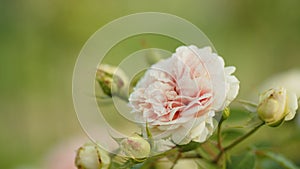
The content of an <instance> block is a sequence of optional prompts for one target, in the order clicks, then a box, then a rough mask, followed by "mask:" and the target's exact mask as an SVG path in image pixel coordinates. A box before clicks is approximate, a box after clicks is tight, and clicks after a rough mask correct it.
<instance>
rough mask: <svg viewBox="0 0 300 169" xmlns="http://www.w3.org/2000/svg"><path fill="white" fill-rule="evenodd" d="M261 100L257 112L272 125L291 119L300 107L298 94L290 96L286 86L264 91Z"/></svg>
mask: <svg viewBox="0 0 300 169" xmlns="http://www.w3.org/2000/svg"><path fill="white" fill-rule="evenodd" d="M295 99H296V100H295ZM259 100H260V101H259V105H258V107H257V113H258V115H259V117H260V118H261V119H262V120H263V121H265V123H266V124H267V125H269V126H271V127H276V126H278V125H280V124H281V123H282V122H283V121H284V120H291V119H292V118H293V117H294V116H295V113H296V110H297V108H298V104H297V98H296V96H295V95H290V96H288V93H287V91H286V89H284V88H279V89H270V90H268V91H266V92H264V93H262V94H261V95H260V99H259Z"/></svg>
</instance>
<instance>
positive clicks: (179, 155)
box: [170, 152, 181, 169]
mask: <svg viewBox="0 0 300 169" xmlns="http://www.w3.org/2000/svg"><path fill="white" fill-rule="evenodd" d="M180 157H181V153H180V152H179V153H178V155H177V157H176V159H175V161H174V162H173V165H172V166H171V168H170V169H173V168H174V167H175V165H176V164H177V162H178V160H179V159H180Z"/></svg>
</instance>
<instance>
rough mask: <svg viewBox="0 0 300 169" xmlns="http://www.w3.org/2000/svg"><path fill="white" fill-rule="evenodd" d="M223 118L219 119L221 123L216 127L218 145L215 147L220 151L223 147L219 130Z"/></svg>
mask: <svg viewBox="0 0 300 169" xmlns="http://www.w3.org/2000/svg"><path fill="white" fill-rule="evenodd" d="M223 121H224V120H223V118H222V119H221V121H220V123H219V125H218V133H217V134H218V136H217V137H218V144H217V146H218V148H219V149H220V150H222V149H223V147H222V135H221V129H222V124H223Z"/></svg>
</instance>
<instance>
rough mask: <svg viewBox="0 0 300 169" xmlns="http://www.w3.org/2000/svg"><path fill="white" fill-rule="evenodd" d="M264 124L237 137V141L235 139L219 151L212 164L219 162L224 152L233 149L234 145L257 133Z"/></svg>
mask: <svg viewBox="0 0 300 169" xmlns="http://www.w3.org/2000/svg"><path fill="white" fill-rule="evenodd" d="M264 124H265V122H261V123H260V124H259V125H258V126H256V127H254V128H253V129H252V130H250V131H249V132H248V133H247V134H245V135H243V136H242V137H239V138H238V139H236V140H235V141H233V142H232V143H231V144H229V145H228V146H226V147H225V148H224V149H221V152H220V153H219V154H218V156H217V157H216V158H215V159H214V160H213V162H214V163H218V161H219V160H220V158H221V157H222V156H223V154H224V153H225V152H226V151H228V150H230V149H232V148H233V147H235V146H236V145H238V144H239V143H241V142H242V141H244V140H245V139H246V138H248V137H249V136H251V135H252V134H253V133H254V132H255V131H257V130H258V129H259V128H260V127H261V126H263V125H264Z"/></svg>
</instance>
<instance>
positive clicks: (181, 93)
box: [129, 46, 239, 144]
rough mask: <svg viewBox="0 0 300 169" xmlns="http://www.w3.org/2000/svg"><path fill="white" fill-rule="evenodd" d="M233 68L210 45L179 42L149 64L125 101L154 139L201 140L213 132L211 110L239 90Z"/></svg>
mask: <svg viewBox="0 0 300 169" xmlns="http://www.w3.org/2000/svg"><path fill="white" fill-rule="evenodd" d="M234 71H235V67H224V60H223V59H222V57H220V56H218V55H217V54H216V53H213V52H212V50H211V48H210V47H204V48H201V49H199V48H197V47H196V46H181V47H178V48H177V49H176V53H174V54H173V55H172V57H170V58H168V59H166V60H162V61H160V62H158V63H156V64H154V65H152V66H151V68H150V69H149V70H148V71H147V72H146V73H145V75H144V77H143V78H142V79H141V80H140V81H139V82H138V84H137V85H136V87H135V89H134V91H133V92H132V93H131V95H130V97H129V104H130V106H131V107H132V109H133V113H134V115H135V117H136V118H137V119H139V120H140V121H141V122H142V123H144V124H145V123H146V122H147V123H148V125H149V128H150V129H151V132H152V134H153V135H154V136H156V137H157V138H165V137H171V138H172V140H173V141H174V142H175V143H177V144H187V143H189V142H190V141H192V140H193V141H196V142H204V141H205V140H206V139H207V138H208V137H209V136H210V135H211V134H212V132H213V131H214V128H215V124H214V123H213V121H214V120H213V118H214V116H215V115H216V113H218V112H220V111H222V110H223V109H224V108H225V107H226V106H228V105H229V104H230V102H231V101H232V100H233V99H235V97H236V96H237V94H238V90H239V81H238V79H237V78H236V77H235V76H233V75H231V74H232V73H233V72H234Z"/></svg>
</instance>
